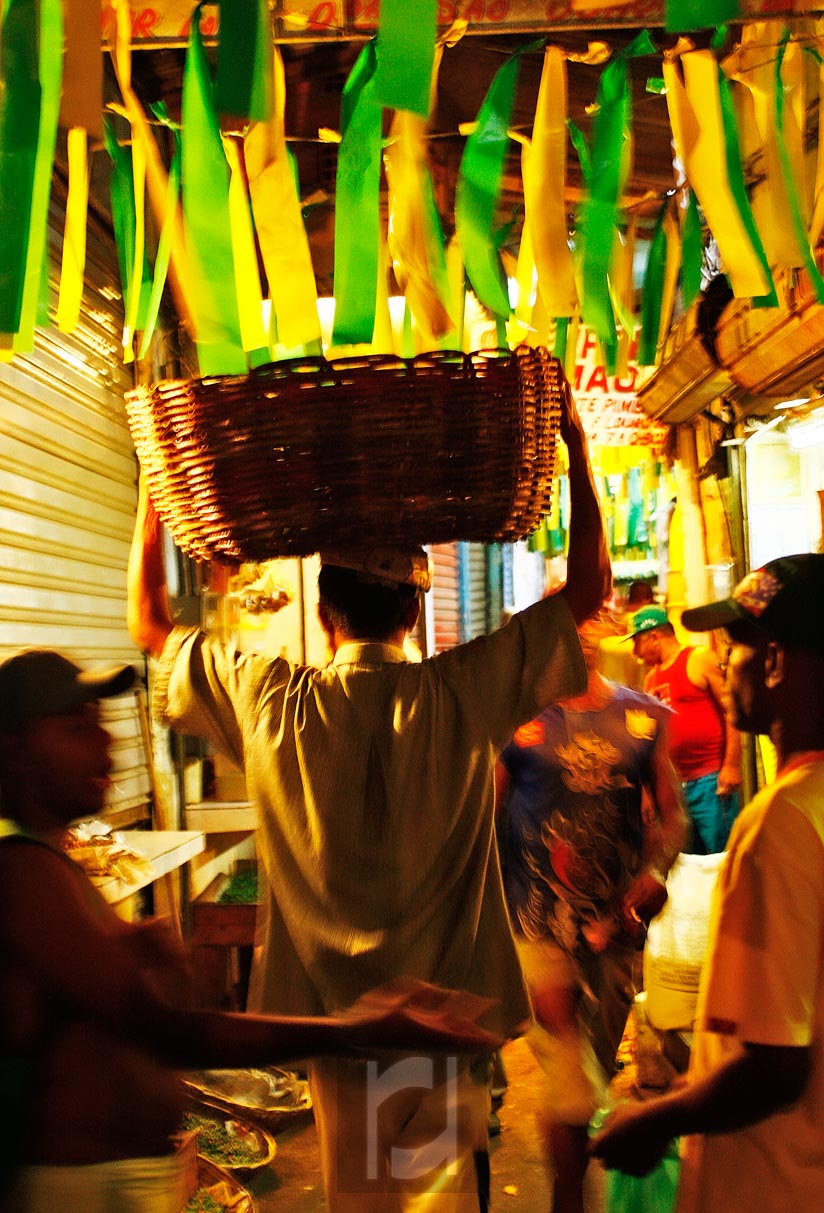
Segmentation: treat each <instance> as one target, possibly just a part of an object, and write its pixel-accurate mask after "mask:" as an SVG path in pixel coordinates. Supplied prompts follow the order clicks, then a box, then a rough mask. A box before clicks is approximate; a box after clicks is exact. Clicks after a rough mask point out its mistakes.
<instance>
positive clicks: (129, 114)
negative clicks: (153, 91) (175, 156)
mask: <svg viewBox="0 0 824 1213" xmlns="http://www.w3.org/2000/svg"><path fill="white" fill-rule="evenodd" d="M113 4H114V7H115V13H116V17H117V30H116V37H115V45H114V51H113V53H112V62H113V65H114V70H115V75H116V77H117V83H118V87H119V89H120V95H121V97H122V98H123V109H122V110H121V111H120V112H122V113H123V114H124V116H125V117H126V118H127V119H128V121H129V122H130V124H131V128H132V150H133V154H134V148H135V147H137V146H140V147H141V148H142V151H143V155H144V160H145V166H146V188H147V190H148V194H149V201H150V203H151V207H152V212H153V214H154V216H155V222H156V223H157V226H158V228H159V229H162V228H163V226H164V223H165V221H166V211H167V207H168V198H167V196H168V185H169V182H168V174H167V172H166V168H165V166H164V164H163V159H162V157H161V155H160V149H159V148H158V146H157V143H156V142H155V138H154V135H153V134H152V131H151V128H150V126H149V123H148V122H147V120H146V115H145V114H144V112H143V107H142V105H141V104H140V102H139V100H138V99H137V95H136V94H135V92H134V89H133V88H132V60H131V34H132V22H131V10H130V9H129V4H128V0H113ZM112 108H115V107H114V106H113V107H112ZM171 222H172V223H173V225H174V238H173V240H172V252H171V257H170V260H169V289H170V290H171V292H172V295H173V297H174V301H175V309H176V311H177V314H178V316H179V317H180V320H181V323H182V324H183V325H184V326H185V328H186V329H187V331H188V332H189V334H190V335H191V336H192V337H193V338H195V339H196V338H197V321H196V316H197V298H196V294H195V292H194V290H193V288H192V285H191V282H192V279H191V274H190V272H189V269H188V265H187V259H186V253H185V248H186V246H185V241H184V236H183V221H182V217H181V213H180V208H179V205H178V206H176V208H175V211H174V214H173V215H172V217H171Z"/></svg>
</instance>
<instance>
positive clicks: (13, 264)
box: [0, 0, 40, 347]
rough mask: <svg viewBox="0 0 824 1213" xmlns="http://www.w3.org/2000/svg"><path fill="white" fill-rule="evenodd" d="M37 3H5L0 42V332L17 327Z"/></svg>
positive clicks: (36, 126)
mask: <svg viewBox="0 0 824 1213" xmlns="http://www.w3.org/2000/svg"><path fill="white" fill-rule="evenodd" d="M37 15H38V5H37V3H36V0H6V4H5V6H4V9H3V17H2V32H3V36H2V39H0V79H2V81H3V85H4V87H3V89H2V90H0V334H3V335H4V339H3V341H2V344H4V345H6V346H9V347H10V346H11V342H12V337H13V334H14V333H16V332H17V330H18V328H19V327H20V315H21V312H22V308H23V288H24V285H25V281H26V261H27V254H28V246H29V233H30V231H31V212H32V202H33V197H34V177H35V164H36V161H37V144H38V138H39V134H40V64H39V56H38V37H39V29H38V20H37Z"/></svg>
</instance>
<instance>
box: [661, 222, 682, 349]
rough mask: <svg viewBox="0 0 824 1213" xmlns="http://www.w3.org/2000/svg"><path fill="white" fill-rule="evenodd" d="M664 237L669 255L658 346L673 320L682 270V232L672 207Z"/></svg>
mask: <svg viewBox="0 0 824 1213" xmlns="http://www.w3.org/2000/svg"><path fill="white" fill-rule="evenodd" d="M663 228H664V237H665V239H666V242H667V256H666V261H665V262H664V289H663V292H662V296H661V323H660V326H659V328H658V348H659V349H661V348H662V346H663V344H664V338H665V337H666V335H667V333H668V332H669V329H670V324H671V322H672V309H673V307H674V305H675V292H676V289H677V287H678V275H679V273H680V271H681V233H680V230H679V228H678V220H677V219H676V217H675V215H674V214H673V212H672V207H669V208H668V209H667V212H666V214H665V215H664V223H663Z"/></svg>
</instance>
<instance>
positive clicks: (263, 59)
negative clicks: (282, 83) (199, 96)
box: [215, 0, 275, 122]
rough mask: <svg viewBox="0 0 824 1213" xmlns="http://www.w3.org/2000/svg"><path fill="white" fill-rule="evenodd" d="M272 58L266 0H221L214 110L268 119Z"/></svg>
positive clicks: (256, 120) (271, 83) (257, 119)
mask: <svg viewBox="0 0 824 1213" xmlns="http://www.w3.org/2000/svg"><path fill="white" fill-rule="evenodd" d="M272 62H273V55H272V29H271V25H270V22H269V7H268V5H267V4H266V0H229V2H228V3H223V2H221V5H220V40H219V42H218V48H217V74H216V76H215V108H216V110H217V112H218V113H219V114H230V115H231V116H232V117H237V118H248V119H249V120H250V121H252V122H268V120H269V119H270V118H271V116H272V106H273V105H274V100H275V90H274V80H273V76H272V72H273V67H272Z"/></svg>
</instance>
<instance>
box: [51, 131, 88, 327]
mask: <svg viewBox="0 0 824 1213" xmlns="http://www.w3.org/2000/svg"><path fill="white" fill-rule="evenodd" d="M68 154H69V195H68V198H67V200H66V224H65V227H64V229H63V260H62V264H61V268H60V289H59V291H58V296H57V327H58V328H59V329H60V331H61V333H73V332H74V330H75V328H76V326H77V322H78V320H79V319H80V305H81V303H82V302H83V276H84V273H85V269H86V220H87V216H88V209H89V157H88V140H87V136H86V131H85V130H84V129H83V127H82V126H75V127H72V129H71V130H70V131H69V133H68Z"/></svg>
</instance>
